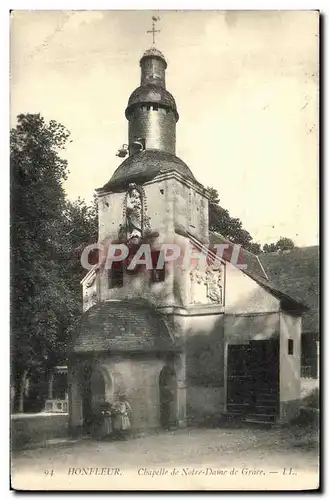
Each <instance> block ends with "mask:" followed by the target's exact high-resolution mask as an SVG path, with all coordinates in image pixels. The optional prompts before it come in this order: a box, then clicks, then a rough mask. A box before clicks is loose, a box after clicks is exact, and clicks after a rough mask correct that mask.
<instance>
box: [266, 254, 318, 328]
mask: <svg viewBox="0 0 329 500" xmlns="http://www.w3.org/2000/svg"><path fill="white" fill-rule="evenodd" d="M259 257H260V260H261V262H262V264H263V266H264V268H265V271H266V273H267V274H268V277H269V280H270V283H271V284H274V285H275V286H278V287H279V288H280V289H281V290H283V291H284V292H285V293H287V294H288V295H290V296H291V297H293V298H295V299H296V300H299V301H302V302H303V303H304V304H306V305H307V306H308V307H309V310H308V311H307V312H306V313H305V314H304V315H303V327H302V328H303V332H304V333H305V332H314V333H317V332H319V288H320V284H319V275H320V269H319V247H318V246H311V247H301V248H295V249H293V250H289V251H283V252H271V253H264V254H261V255H260V256H259Z"/></svg>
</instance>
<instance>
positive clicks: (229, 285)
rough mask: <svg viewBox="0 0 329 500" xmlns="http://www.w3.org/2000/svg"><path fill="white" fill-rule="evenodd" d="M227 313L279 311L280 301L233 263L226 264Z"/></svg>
mask: <svg viewBox="0 0 329 500" xmlns="http://www.w3.org/2000/svg"><path fill="white" fill-rule="evenodd" d="M225 280H226V283H225V313H227V314H229V313H234V314H237V313H250V312H277V311H279V310H280V301H279V300H278V299H277V298H275V297H274V296H273V295H271V294H270V293H269V292H267V291H266V290H264V288H262V287H261V286H260V285H258V283H256V281H254V280H253V279H252V278H250V277H249V276H247V275H246V274H244V273H243V271H242V270H241V269H238V268H237V267H235V266H234V265H233V264H231V263H227V264H226V277H225Z"/></svg>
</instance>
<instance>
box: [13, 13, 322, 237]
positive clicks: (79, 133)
mask: <svg viewBox="0 0 329 500" xmlns="http://www.w3.org/2000/svg"><path fill="white" fill-rule="evenodd" d="M154 14H156V15H157V16H159V17H160V21H159V23H158V26H157V28H158V29H160V30H161V32H160V33H159V34H158V35H157V38H156V46H157V48H158V49H160V50H161V51H162V52H163V53H164V55H165V57H166V60H167V62H168V68H167V73H166V85H167V89H168V90H169V92H171V93H172V94H173V96H174V97H175V100H176V103H177V107H178V112H179V115H180V119H179V122H178V124H177V142H176V154H177V156H178V157H180V158H181V159H182V160H183V161H184V162H185V163H187V164H188V166H189V167H190V168H191V170H192V172H193V174H194V175H195V177H196V179H197V180H198V181H199V182H201V183H202V184H203V185H204V186H210V187H214V188H216V189H217V190H218V192H219V196H220V203H221V205H222V206H223V207H224V208H226V209H228V210H229V212H230V214H231V216H233V217H238V218H240V219H241V221H242V223H243V227H244V228H245V229H247V230H248V231H249V232H250V234H251V235H252V237H253V239H254V241H256V242H259V243H261V244H264V243H269V242H275V241H277V240H278V239H279V238H280V237H281V236H284V237H288V238H291V239H293V241H294V242H295V244H296V245H297V246H308V245H315V244H318V224H319V222H318V203H319V202H318V182H319V181H318V175H319V172H318V170H319V167H318V164H319V145H318V142H319V141H318V135H319V122H318V64H319V62H318V42H319V38H318V17H317V13H316V12H315V11H313V12H312V11H222V12H221V11H160V12H155V11H145V10H144V11H142V10H140V11H15V12H14V13H13V14H12V18H11V44H10V58H11V68H10V71H11V124H12V126H14V125H15V118H16V116H17V115H18V114H20V113H40V114H41V115H42V116H43V117H44V118H45V119H46V120H56V121H58V122H60V123H62V124H63V125H65V126H66V128H67V129H68V130H69V131H70V132H71V139H72V142H71V143H70V144H69V145H68V148H67V150H66V152H65V157H66V158H67V160H68V164H69V170H70V175H69V178H68V180H67V181H66V183H65V189H66V192H67V195H68V197H69V198H71V199H75V198H77V197H78V196H80V197H82V198H85V199H86V200H87V201H90V200H91V199H92V196H93V192H94V189H95V188H98V187H101V186H102V185H103V184H105V182H106V181H108V180H109V179H110V177H111V175H112V173H113V172H114V170H115V169H116V168H117V167H118V165H119V164H120V162H121V161H122V160H120V158H118V157H117V156H116V152H117V150H118V148H119V147H120V146H121V145H122V144H123V143H126V142H127V136H128V123H127V121H126V118H125V116H124V111H125V108H126V105H127V102H128V98H129V96H130V94H131V93H132V91H133V90H134V89H135V88H136V87H138V86H139V82H140V67H139V59H140V57H141V55H142V54H143V52H144V51H145V49H147V48H149V47H150V46H151V45H152V39H151V37H150V35H149V34H147V33H146V31H147V30H149V29H151V17H152V15H154Z"/></svg>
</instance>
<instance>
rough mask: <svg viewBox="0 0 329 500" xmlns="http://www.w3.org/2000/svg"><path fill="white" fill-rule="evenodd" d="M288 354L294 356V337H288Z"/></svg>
mask: <svg viewBox="0 0 329 500" xmlns="http://www.w3.org/2000/svg"><path fill="white" fill-rule="evenodd" d="M288 354H289V356H292V355H293V354H294V341H293V339H288Z"/></svg>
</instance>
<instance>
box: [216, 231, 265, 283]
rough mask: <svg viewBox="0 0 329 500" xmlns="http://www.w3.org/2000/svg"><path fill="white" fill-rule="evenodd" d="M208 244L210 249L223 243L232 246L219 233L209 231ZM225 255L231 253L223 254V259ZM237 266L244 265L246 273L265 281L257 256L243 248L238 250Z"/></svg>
mask: <svg viewBox="0 0 329 500" xmlns="http://www.w3.org/2000/svg"><path fill="white" fill-rule="evenodd" d="M209 243H210V248H212V247H213V246H214V245H215V244H217V245H222V244H225V243H228V244H229V245H233V243H232V242H231V241H230V240H228V239H227V238H224V236H222V235H221V234H220V233H217V232H214V231H209ZM225 255H228V256H230V255H231V252H229V251H228V252H227V253H226V252H225V251H224V253H223V257H224V259H225ZM238 263H239V264H245V265H246V266H247V268H246V269H247V271H248V272H249V273H250V274H252V275H253V276H257V277H260V278H264V279H265V280H266V279H267V275H266V273H265V271H264V268H263V266H262V264H261V262H260V260H259V258H258V256H257V255H255V254H253V253H251V252H249V251H248V250H245V249H244V248H242V247H241V248H240V251H239V259H238Z"/></svg>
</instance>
